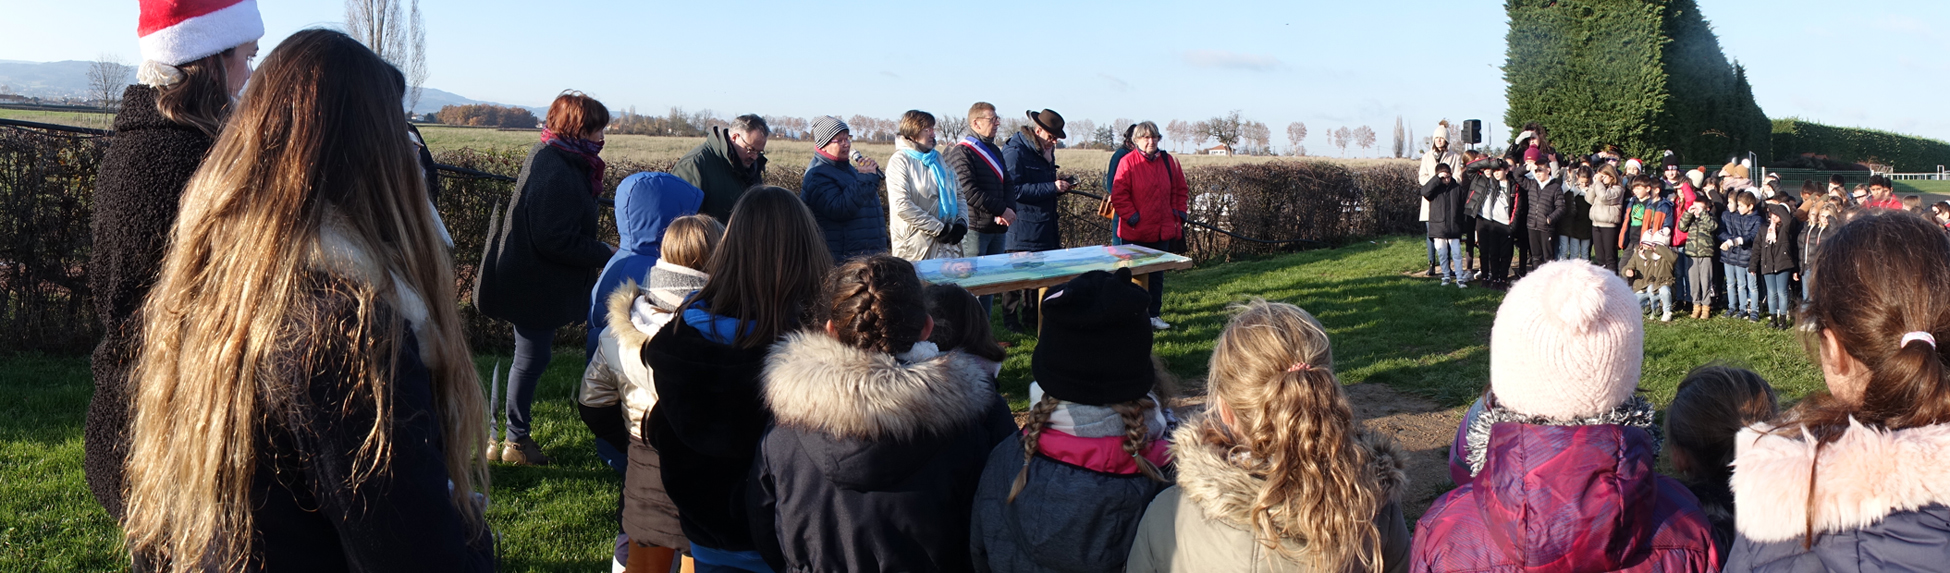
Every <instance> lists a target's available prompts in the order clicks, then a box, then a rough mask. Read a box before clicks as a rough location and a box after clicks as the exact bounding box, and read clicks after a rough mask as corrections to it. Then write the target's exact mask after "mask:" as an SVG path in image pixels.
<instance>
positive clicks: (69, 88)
mask: <svg viewBox="0 0 1950 573" xmlns="http://www.w3.org/2000/svg"><path fill="white" fill-rule="evenodd" d="M89 64H90V62H83V61H78V60H67V61H62V62H23V61H19V60H0V86H6V87H7V88H8V90H9V91H11V92H12V93H17V94H20V95H24V96H32V97H44V98H62V97H83V96H86V95H87V94H88V66H89Z"/></svg>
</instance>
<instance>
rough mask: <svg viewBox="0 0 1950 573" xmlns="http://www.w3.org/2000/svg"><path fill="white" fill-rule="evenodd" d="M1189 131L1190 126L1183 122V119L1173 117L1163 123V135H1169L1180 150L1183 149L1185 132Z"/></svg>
mask: <svg viewBox="0 0 1950 573" xmlns="http://www.w3.org/2000/svg"><path fill="white" fill-rule="evenodd" d="M1189 132H1191V127H1190V126H1187V125H1186V124H1185V120H1182V119H1174V120H1171V122H1170V123H1166V124H1165V136H1167V137H1170V138H1171V142H1172V143H1175V144H1178V151H1180V152H1183V151H1185V139H1186V137H1185V134H1187V133H1189Z"/></svg>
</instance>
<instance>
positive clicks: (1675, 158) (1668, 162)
mask: <svg viewBox="0 0 1950 573" xmlns="http://www.w3.org/2000/svg"><path fill="white" fill-rule="evenodd" d="M1678 166H1679V154H1677V153H1673V152H1672V150H1671V149H1668V150H1666V153H1665V156H1663V157H1661V158H1659V168H1660V169H1665V168H1667V167H1678Z"/></svg>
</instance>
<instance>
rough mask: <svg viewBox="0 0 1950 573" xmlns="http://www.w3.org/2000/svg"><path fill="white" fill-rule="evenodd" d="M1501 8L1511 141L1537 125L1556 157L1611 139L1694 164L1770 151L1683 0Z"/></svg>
mask: <svg viewBox="0 0 1950 573" xmlns="http://www.w3.org/2000/svg"><path fill="white" fill-rule="evenodd" d="M1505 11H1506V12H1507V13H1508V15H1509V17H1510V31H1509V34H1508V36H1507V40H1508V52H1507V61H1506V63H1505V64H1504V67H1503V73H1504V79H1505V80H1506V81H1507V82H1508V83H1509V87H1508V89H1507V92H1506V93H1507V96H1508V100H1509V107H1508V111H1507V112H1505V114H1504V123H1505V125H1508V126H1510V128H1511V129H1512V130H1513V131H1512V133H1513V134H1514V130H1515V129H1517V128H1518V127H1519V126H1521V125H1523V124H1524V123H1525V122H1530V121H1536V122H1539V123H1541V124H1543V125H1544V127H1545V128H1547V129H1549V130H1550V133H1551V139H1552V142H1553V144H1554V145H1555V146H1556V147H1557V148H1558V149H1559V150H1560V151H1563V152H1566V153H1585V152H1588V151H1589V150H1591V149H1592V148H1594V147H1595V146H1598V145H1603V144H1616V145H1618V146H1619V147H1620V148H1622V149H1623V150H1624V152H1625V153H1626V154H1627V155H1628V156H1636V157H1644V158H1657V157H1658V156H1659V152H1660V151H1661V150H1664V149H1672V150H1675V151H1677V152H1678V153H1679V154H1680V155H1681V157H1682V158H1684V160H1685V161H1687V162H1702V163H1715V162H1718V161H1721V160H1724V159H1725V158H1727V157H1729V156H1733V155H1744V154H1745V153H1746V152H1748V151H1754V152H1757V153H1762V154H1766V153H1768V152H1769V151H1770V149H1771V148H1770V147H1769V145H1768V138H1769V136H1770V131H1771V130H1770V129H1769V126H1768V124H1767V116H1766V115H1765V114H1763V113H1762V112H1761V110H1760V107H1759V105H1757V104H1755V103H1754V97H1753V87H1752V86H1751V85H1750V84H1749V83H1748V82H1747V77H1746V71H1745V70H1744V69H1743V68H1741V67H1740V66H1739V65H1737V64H1729V63H1728V62H1727V58H1726V56H1725V54H1723V53H1722V52H1721V51H1720V44H1719V40H1718V39H1717V38H1716V37H1715V36H1714V35H1713V31H1712V29H1711V27H1710V26H1709V25H1708V24H1707V22H1706V20H1705V19H1704V18H1703V17H1701V16H1700V13H1699V7H1698V6H1697V5H1695V4H1694V2H1693V1H1692V0H1507V2H1506V3H1505ZM1763 159H1765V158H1763Z"/></svg>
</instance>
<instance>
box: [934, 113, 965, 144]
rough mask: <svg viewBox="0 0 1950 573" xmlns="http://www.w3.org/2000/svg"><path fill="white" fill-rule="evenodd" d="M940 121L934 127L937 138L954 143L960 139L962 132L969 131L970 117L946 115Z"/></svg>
mask: <svg viewBox="0 0 1950 573" xmlns="http://www.w3.org/2000/svg"><path fill="white" fill-rule="evenodd" d="M940 119H941V120H940V121H938V122H935V126H934V127H935V136H936V137H939V138H941V139H944V140H949V141H953V140H956V139H960V138H961V134H962V132H964V131H968V116H964V115H954V114H946V115H942V116H941V118H940Z"/></svg>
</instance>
